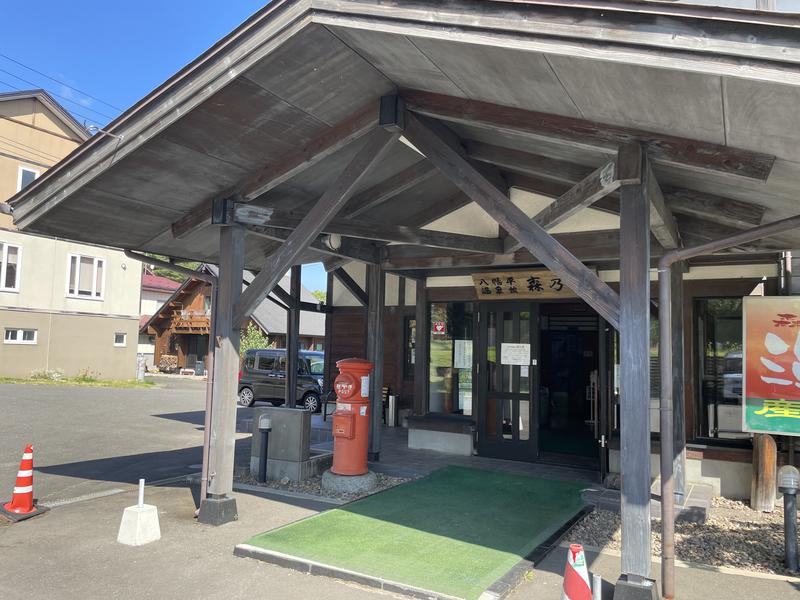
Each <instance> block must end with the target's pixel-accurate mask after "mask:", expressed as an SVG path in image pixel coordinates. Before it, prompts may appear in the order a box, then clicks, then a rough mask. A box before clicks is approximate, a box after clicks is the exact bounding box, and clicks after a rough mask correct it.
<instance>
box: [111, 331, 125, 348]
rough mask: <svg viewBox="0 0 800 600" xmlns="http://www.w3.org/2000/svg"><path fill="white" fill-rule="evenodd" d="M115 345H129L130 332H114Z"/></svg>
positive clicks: (118, 346)
mask: <svg viewBox="0 0 800 600" xmlns="http://www.w3.org/2000/svg"><path fill="white" fill-rule="evenodd" d="M114 345H115V346H116V347H117V348H124V347H125V346H127V345H128V334H127V333H115V334H114Z"/></svg>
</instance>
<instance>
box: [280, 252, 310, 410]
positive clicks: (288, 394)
mask: <svg viewBox="0 0 800 600" xmlns="http://www.w3.org/2000/svg"><path fill="white" fill-rule="evenodd" d="M302 268H303V267H301V266H300V265H292V272H291V276H290V279H289V287H290V291H289V300H290V302H291V304H289V310H287V311H286V387H285V389H284V392H285V395H284V403H285V406H288V407H289V408H294V407H295V406H297V368H298V365H297V358H298V356H297V355H298V353H299V351H300V310H299V309H298V306H297V305H298V304H299V303H300V277H301V272H302ZM275 288H276V289H280V286H275Z"/></svg>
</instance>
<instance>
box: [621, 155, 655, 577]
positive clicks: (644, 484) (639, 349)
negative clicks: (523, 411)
mask: <svg viewBox="0 0 800 600" xmlns="http://www.w3.org/2000/svg"><path fill="white" fill-rule="evenodd" d="M632 159H634V160H638V166H636V165H632V166H630V168H632V169H637V170H640V173H641V174H642V182H641V183H639V184H633V185H626V186H623V187H622V188H621V193H620V196H621V200H620V204H621V206H620V271H621V273H620V322H619V332H620V366H621V369H622V375H621V386H620V387H621V389H620V392H621V402H620V406H621V416H620V445H621V473H622V508H621V511H622V572H623V573H624V574H626V575H628V579H629V580H633V582H634V583H637V582H638V583H642V580H643V579H646V578H649V576H650V560H651V554H650V364H649V360H650V202H649V199H648V197H647V181H646V173H647V169H645V168H642V167H643V166H644V165H645V164H646V163H645V160H646V159H645V158H644V156H643V151H642V150H641V149H640V150H639V156H638V157H637V156H633V157H632ZM624 167H626V165H622V164H620V170H622V169H623V168H624Z"/></svg>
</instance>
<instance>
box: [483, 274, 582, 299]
mask: <svg viewBox="0 0 800 600" xmlns="http://www.w3.org/2000/svg"><path fill="white" fill-rule="evenodd" d="M472 280H473V283H474V284H475V291H476V293H477V295H478V298H480V299H483V300H513V299H514V298H554V297H558V298H562V297H563V298H566V297H574V296H575V294H574V292H573V291H572V290H570V289H569V288H568V287H566V286H565V285H564V282H563V281H562V280H561V278H560V277H559V276H558V275H556V274H555V273H553V272H551V271H510V272H503V273H500V272H493V273H475V274H473V275H472Z"/></svg>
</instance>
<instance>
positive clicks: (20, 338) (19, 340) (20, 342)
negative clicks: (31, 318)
mask: <svg viewBox="0 0 800 600" xmlns="http://www.w3.org/2000/svg"><path fill="white" fill-rule="evenodd" d="M9 331H14V332H16V334H17V337H16V339H13V340H10V339H8V337H6V336H7V335H8V332H9ZM26 331H32V332H33V340H25V339H24V338H25V332H26ZM3 343H4V344H9V345H16V346H35V345H36V344H38V343H39V330H38V329H33V328H31V327H6V328H5V329H4V330H3Z"/></svg>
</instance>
